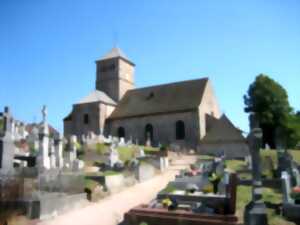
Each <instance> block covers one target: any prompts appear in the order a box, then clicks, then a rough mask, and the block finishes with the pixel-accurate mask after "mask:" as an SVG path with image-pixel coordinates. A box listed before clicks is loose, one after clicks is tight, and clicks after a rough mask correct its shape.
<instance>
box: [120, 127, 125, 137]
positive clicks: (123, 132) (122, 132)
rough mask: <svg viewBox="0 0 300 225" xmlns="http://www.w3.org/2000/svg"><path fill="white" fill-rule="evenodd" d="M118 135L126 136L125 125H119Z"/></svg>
mask: <svg viewBox="0 0 300 225" xmlns="http://www.w3.org/2000/svg"><path fill="white" fill-rule="evenodd" d="M118 137H119V138H125V129H124V127H119V128H118Z"/></svg>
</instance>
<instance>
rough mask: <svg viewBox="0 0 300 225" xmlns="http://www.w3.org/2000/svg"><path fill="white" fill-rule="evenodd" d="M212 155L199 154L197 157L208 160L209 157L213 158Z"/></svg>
mask: <svg viewBox="0 0 300 225" xmlns="http://www.w3.org/2000/svg"><path fill="white" fill-rule="evenodd" d="M213 158H214V157H213V156H210V155H199V156H198V159H199V160H209V159H213Z"/></svg>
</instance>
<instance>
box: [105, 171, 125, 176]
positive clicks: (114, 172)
mask: <svg viewBox="0 0 300 225" xmlns="http://www.w3.org/2000/svg"><path fill="white" fill-rule="evenodd" d="M119 174H121V173H120V172H116V171H112V170H107V171H105V172H103V175H104V176H105V177H108V176H115V175H119Z"/></svg>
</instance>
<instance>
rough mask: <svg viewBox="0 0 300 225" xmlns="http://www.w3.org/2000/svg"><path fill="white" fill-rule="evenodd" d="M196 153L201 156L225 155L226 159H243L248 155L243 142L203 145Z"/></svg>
mask: <svg viewBox="0 0 300 225" xmlns="http://www.w3.org/2000/svg"><path fill="white" fill-rule="evenodd" d="M197 151H198V152H199V153H200V154H203V155H215V156H217V155H220V154H223V153H225V156H226V158H227V159H235V158H244V157H245V156H248V155H249V148H248V146H247V145H246V143H245V142H225V141H220V142H214V143H203V144H201V145H200V146H199V148H198V149H197Z"/></svg>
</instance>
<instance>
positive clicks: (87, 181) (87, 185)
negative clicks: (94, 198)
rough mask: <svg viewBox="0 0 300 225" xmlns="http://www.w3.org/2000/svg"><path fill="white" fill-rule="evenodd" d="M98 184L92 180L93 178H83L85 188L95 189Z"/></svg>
mask: <svg viewBox="0 0 300 225" xmlns="http://www.w3.org/2000/svg"><path fill="white" fill-rule="evenodd" d="M98 185H99V183H98V182H96V181H93V180H91V179H85V185H84V186H85V188H88V189H90V190H93V189H95V187H97V186H98Z"/></svg>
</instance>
